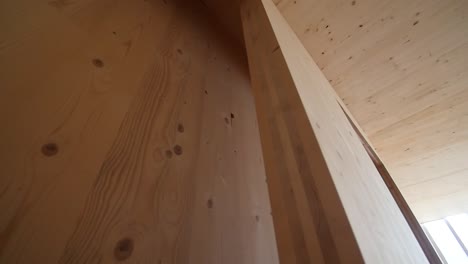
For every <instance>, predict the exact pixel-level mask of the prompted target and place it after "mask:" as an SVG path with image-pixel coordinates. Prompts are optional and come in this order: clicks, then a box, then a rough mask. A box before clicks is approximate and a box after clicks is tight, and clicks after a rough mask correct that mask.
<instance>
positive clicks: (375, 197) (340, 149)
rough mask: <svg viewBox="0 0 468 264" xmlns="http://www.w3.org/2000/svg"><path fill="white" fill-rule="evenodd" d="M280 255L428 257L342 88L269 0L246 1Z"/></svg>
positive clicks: (327, 259) (344, 259) (315, 259)
mask: <svg viewBox="0 0 468 264" xmlns="http://www.w3.org/2000/svg"><path fill="white" fill-rule="evenodd" d="M241 18H242V22H243V27H244V39H245V42H246V48H247V55H248V60H249V68H250V73H251V79H252V88H253V90H254V96H255V101H256V107H257V115H258V120H259V128H260V134H261V140H262V147H263V153H264V158H265V168H266V173H267V178H268V187H269V191H270V199H271V204H272V213H273V221H274V225H275V231H276V237H277V243H278V252H279V256H280V260H281V263H364V262H366V263H427V262H428V261H427V258H426V256H425V255H424V253H423V251H422V249H421V247H420V245H419V244H418V241H417V240H416V238H415V236H414V235H413V233H412V232H411V229H410V228H409V226H408V223H407V222H406V220H405V218H404V217H403V215H402V213H401V211H400V209H399V208H398V206H397V204H396V203H395V201H394V200H393V197H392V195H391V194H390V192H389V190H388V189H387V186H386V185H385V183H384V182H383V180H382V178H381V176H380V174H379V172H378V171H377V169H376V167H375V166H374V164H373V162H372V160H371V158H370V157H369V155H368V154H367V153H366V150H365V149H364V147H363V145H362V144H361V141H360V137H359V135H358V134H357V133H356V131H355V130H354V129H353V127H352V125H351V124H350V123H349V122H348V120H347V117H346V115H345V113H344V112H343V111H342V109H341V107H340V105H339V103H338V102H337V100H336V94H335V92H334V90H333V88H332V87H331V85H330V84H329V83H328V81H327V79H326V78H325V76H324V75H323V74H322V72H321V71H320V69H319V68H318V67H317V65H316V64H315V62H314V61H313V60H312V58H311V57H310V55H309V54H308V53H307V51H306V49H305V48H304V47H303V46H302V44H301V42H300V40H299V39H298V38H297V37H296V35H295V33H294V32H293V31H292V29H291V28H290V27H289V25H288V23H287V22H286V21H285V20H284V18H283V17H282V15H281V14H280V13H279V11H278V10H277V8H276V7H275V5H274V3H273V2H272V1H271V0H245V1H244V2H243V4H242V6H241Z"/></svg>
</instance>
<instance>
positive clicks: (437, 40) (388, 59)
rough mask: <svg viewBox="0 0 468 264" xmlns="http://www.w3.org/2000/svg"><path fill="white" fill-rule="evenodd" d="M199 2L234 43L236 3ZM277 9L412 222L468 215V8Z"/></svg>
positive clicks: (298, 5)
mask: <svg viewBox="0 0 468 264" xmlns="http://www.w3.org/2000/svg"><path fill="white" fill-rule="evenodd" d="M204 1H205V3H206V5H207V6H208V7H209V8H210V9H212V11H214V12H215V13H216V14H217V16H218V17H219V18H220V19H221V21H224V22H223V24H224V25H226V26H228V27H229V31H230V32H231V33H232V34H233V35H234V36H236V37H237V38H241V36H239V35H241V33H240V32H241V29H240V21H239V19H238V13H237V12H238V10H237V8H236V5H237V2H236V1H233V2H229V1H212V0H204ZM274 2H275V4H276V5H277V7H278V8H279V9H280V11H281V12H282V14H283V15H284V16H285V18H286V20H287V21H288V22H289V23H290V25H291V27H292V28H293V29H294V31H295V32H296V34H297V35H298V37H299V38H300V39H301V40H302V42H303V44H304V46H305V47H306V48H307V50H308V51H309V53H310V54H311V55H312V57H313V58H314V60H315V61H316V62H317V64H318V65H319V66H320V67H321V69H322V70H323V72H324V74H325V75H326V76H327V78H328V79H329V81H330V83H331V84H332V85H333V86H334V88H335V89H336V91H337V92H338V94H339V96H340V97H341V98H342V99H343V101H344V102H345V103H346V105H347V106H348V108H349V110H350V111H351V113H352V114H353V116H354V118H355V119H356V120H357V121H358V123H359V125H360V126H361V127H362V128H363V130H364V131H365V133H366V134H367V136H368V138H370V140H371V143H372V144H373V146H374V147H375V148H376V151H377V152H378V153H379V155H380V156H381V158H382V159H383V161H384V163H385V164H386V166H387V168H388V169H389V171H390V173H391V174H392V176H393V177H394V179H395V181H396V183H397V184H398V186H399V187H400V189H401V191H402V193H403V195H404V196H405V198H406V199H407V201H408V203H409V204H410V206H411V207H412V209H413V210H414V212H415V214H416V216H417V217H418V219H419V220H420V221H421V222H424V221H429V220H432V219H437V218H441V217H443V216H447V215H451V214H455V213H460V212H466V211H468V176H467V175H466V174H467V173H468V2H466V1H454V0H450V1H429V0H424V1H403V0H397V1H395V0H392V1H390V0H388V1H370V0H347V1H340V0H282V1H278V0H275V1H274ZM226 3H228V4H226ZM225 4H226V5H225Z"/></svg>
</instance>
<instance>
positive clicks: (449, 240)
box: [424, 220, 468, 264]
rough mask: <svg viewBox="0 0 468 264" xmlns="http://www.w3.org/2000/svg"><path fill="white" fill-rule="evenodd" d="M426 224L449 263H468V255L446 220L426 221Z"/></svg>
mask: <svg viewBox="0 0 468 264" xmlns="http://www.w3.org/2000/svg"><path fill="white" fill-rule="evenodd" d="M424 226H425V227H426V229H427V231H428V232H429V234H430V235H431V236H432V238H433V239H434V242H435V243H436V244H437V246H438V247H439V249H440V251H441V252H442V254H443V255H444V258H445V260H447V262H448V263H449V264H468V256H466V254H465V252H464V251H463V249H462V247H461V246H460V244H458V241H457V239H456V238H455V236H454V235H453V234H452V231H450V229H449V227H448V226H447V224H446V223H445V221H444V220H438V221H433V222H429V223H425V224H424Z"/></svg>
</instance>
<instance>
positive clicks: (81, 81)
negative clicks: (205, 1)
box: [0, 0, 278, 264]
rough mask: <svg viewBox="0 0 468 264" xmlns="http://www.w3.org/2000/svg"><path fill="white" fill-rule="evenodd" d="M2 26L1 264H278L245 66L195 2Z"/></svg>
mask: <svg viewBox="0 0 468 264" xmlns="http://www.w3.org/2000/svg"><path fill="white" fill-rule="evenodd" d="M1 13H2V15H1V17H2V23H0V32H1V34H0V38H1V39H0V43H1V44H0V87H2V88H1V89H0V121H1V122H2V124H3V125H4V126H3V127H2V129H1V130H0V146H1V148H0V163H1V164H0V165H1V166H0V175H1V176H0V210H1V212H2V213H1V214H0V262H1V263H115V262H117V261H122V262H123V263H124V262H125V263H161V264H162V263H233V264H234V263H277V262H278V257H277V253H276V247H275V237H274V231H273V224H272V220H271V215H270V206H269V199H268V194H267V187H266V183H265V172H264V168H263V165H262V155H261V147H260V143H259V135H258V131H257V128H256V126H257V125H256V124H257V121H256V118H255V114H254V113H255V108H254V102H253V98H252V94H251V92H250V88H249V78H248V74H247V73H246V65H245V63H244V62H242V61H239V60H238V58H239V57H241V56H238V52H237V51H236V50H235V49H233V47H231V46H229V44H227V42H226V41H225V40H223V38H222V37H220V36H222V34H223V33H222V32H219V31H215V30H214V29H213V27H212V26H211V25H212V24H213V22H212V21H210V20H209V19H207V14H206V11H205V10H204V8H203V7H202V6H201V5H200V3H198V2H197V3H194V4H189V3H186V2H180V1H132V0H121V1H109V0H91V1H30V0H19V1H16V0H15V1H3V2H2V7H1Z"/></svg>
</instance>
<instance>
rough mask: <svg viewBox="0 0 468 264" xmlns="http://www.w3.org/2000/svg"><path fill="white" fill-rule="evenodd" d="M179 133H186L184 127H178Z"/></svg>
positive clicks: (179, 125)
mask: <svg viewBox="0 0 468 264" xmlns="http://www.w3.org/2000/svg"><path fill="white" fill-rule="evenodd" d="M177 131H179V132H180V133H184V131H185V128H184V125H182V124H178V125H177Z"/></svg>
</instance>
